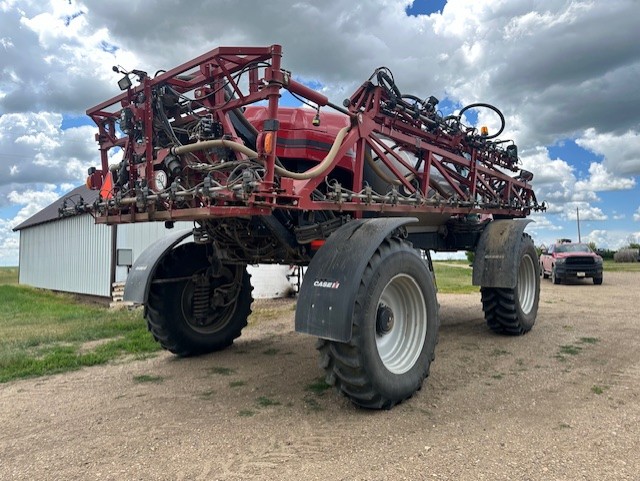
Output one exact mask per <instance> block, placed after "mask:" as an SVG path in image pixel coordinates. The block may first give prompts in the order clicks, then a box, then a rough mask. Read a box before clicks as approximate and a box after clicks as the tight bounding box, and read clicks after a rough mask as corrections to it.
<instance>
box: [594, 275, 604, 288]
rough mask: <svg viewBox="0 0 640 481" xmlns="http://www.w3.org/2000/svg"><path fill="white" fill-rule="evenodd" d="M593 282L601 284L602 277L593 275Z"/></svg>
mask: <svg viewBox="0 0 640 481" xmlns="http://www.w3.org/2000/svg"><path fill="white" fill-rule="evenodd" d="M593 283H594V284H595V285H596V286H599V285H601V284H602V277H594V278H593Z"/></svg>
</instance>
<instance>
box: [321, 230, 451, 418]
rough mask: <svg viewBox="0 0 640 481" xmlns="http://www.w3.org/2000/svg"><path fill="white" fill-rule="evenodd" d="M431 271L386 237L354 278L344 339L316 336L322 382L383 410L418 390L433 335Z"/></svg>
mask: <svg viewBox="0 0 640 481" xmlns="http://www.w3.org/2000/svg"><path fill="white" fill-rule="evenodd" d="M438 324H439V320H438V302H437V299H436V290H435V286H434V282H433V277H432V274H431V273H430V272H429V270H428V268H427V266H426V264H425V262H424V261H423V260H422V259H421V258H420V256H419V254H418V252H417V251H416V250H415V249H413V247H412V246H411V245H410V244H409V243H407V242H404V241H402V240H400V239H398V238H395V237H391V238H387V239H385V241H384V242H383V243H382V244H381V245H380V247H378V249H377V251H376V252H375V253H374V254H373V256H372V257H371V259H370V260H369V263H368V265H367V267H366V269H365V272H364V274H363V276H362V279H361V281H360V286H359V288H358V293H357V295H356V300H355V304H354V308H353V326H352V337H351V341H350V342H348V343H340V342H334V341H327V340H322V339H321V340H320V341H319V343H318V346H317V347H318V350H319V351H320V365H321V367H322V368H324V369H325V372H326V381H327V383H329V384H332V385H335V386H336V388H337V389H338V390H339V391H340V392H342V393H343V394H344V395H346V396H347V397H348V398H350V399H351V401H352V402H353V403H355V404H357V405H359V406H362V407H365V408H371V409H389V408H391V407H393V406H394V405H395V404H398V403H399V402H401V401H403V400H404V399H407V398H409V397H411V396H412V395H413V393H415V392H416V391H417V390H418V389H420V388H421V386H422V382H423V381H424V379H425V378H426V377H427V376H428V374H429V367H430V365H431V361H432V360H433V358H434V353H435V346H436V342H437V336H438Z"/></svg>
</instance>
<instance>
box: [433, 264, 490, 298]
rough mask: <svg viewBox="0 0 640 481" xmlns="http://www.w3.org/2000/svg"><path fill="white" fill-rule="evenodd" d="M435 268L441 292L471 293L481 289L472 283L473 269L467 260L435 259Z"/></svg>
mask: <svg viewBox="0 0 640 481" xmlns="http://www.w3.org/2000/svg"><path fill="white" fill-rule="evenodd" d="M433 270H434V272H435V275H436V284H437V285H438V292H439V293H444V294H471V293H473V292H478V291H479V290H480V288H479V287H478V286H474V285H471V275H472V273H473V269H471V268H469V262H467V261H434V263H433Z"/></svg>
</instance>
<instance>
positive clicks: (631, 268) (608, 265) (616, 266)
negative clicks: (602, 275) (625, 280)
mask: <svg viewBox="0 0 640 481" xmlns="http://www.w3.org/2000/svg"><path fill="white" fill-rule="evenodd" d="M604 271H605V272H640V262H613V261H604Z"/></svg>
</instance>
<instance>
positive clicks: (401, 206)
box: [87, 45, 542, 223]
mask: <svg viewBox="0 0 640 481" xmlns="http://www.w3.org/2000/svg"><path fill="white" fill-rule="evenodd" d="M281 57H282V49H281V47H280V46H279V45H272V46H270V47H253V48H248V47H220V48H217V49H214V50H212V51H210V52H208V53H206V54H204V55H201V56H200V57H198V58H196V59H194V60H191V61H190V62H186V63H184V64H182V65H180V66H178V67H176V68H174V69H172V70H170V71H168V72H165V73H162V74H160V75H157V76H156V77H154V78H150V77H148V76H142V78H141V79H140V85H138V86H137V87H135V88H130V89H129V90H127V91H126V92H123V93H122V94H120V95H118V96H116V97H114V98H112V99H110V100H108V101H106V102H103V103H101V104H99V105H96V106H95V107H93V108H91V109H89V110H88V111H87V114H88V115H89V116H90V117H91V118H92V119H93V120H94V122H95V123H96V125H97V126H98V134H97V135H96V140H97V141H98V143H99V146H100V147H99V148H100V153H101V164H102V169H101V172H100V171H99V173H100V175H101V176H102V178H103V180H104V178H105V177H106V176H107V173H108V172H109V165H108V163H109V150H111V149H113V148H116V147H119V148H121V149H123V151H124V153H123V155H124V159H125V161H126V162H127V163H128V172H129V189H128V191H125V190H124V189H122V188H119V187H115V188H114V190H113V192H111V193H110V194H111V195H109V196H108V197H109V198H107V199H102V200H101V201H100V202H98V203H97V204H96V205H94V206H93V207H92V210H94V211H95V213H96V219H97V221H98V222H100V223H122V222H136V221H149V220H197V219H206V218H209V217H231V216H236V217H237V216H241V217H245V216H253V215H266V214H269V213H270V212H271V211H272V210H273V209H274V208H286V209H294V210H298V209H302V210H332V211H341V212H352V213H353V215H354V216H356V217H359V216H360V215H361V214H362V213H363V212H365V211H369V212H387V213H396V214H398V215H413V214H415V213H429V212H434V213H448V214H451V215H456V214H461V215H463V214H469V213H482V214H487V213H491V214H495V215H501V216H508V217H524V216H526V215H528V214H529V213H530V211H531V210H538V209H540V208H542V207H541V206H539V205H538V203H537V200H536V198H535V194H534V192H533V190H532V188H531V186H530V185H529V183H528V181H527V180H526V178H519V177H518V176H515V175H510V174H509V173H508V172H517V170H518V169H517V166H516V163H517V158H513V157H511V156H509V155H508V153H507V152H506V151H505V150H504V149H502V147H501V145H502V144H499V143H494V142H490V141H488V140H484V139H483V138H482V137H480V136H478V135H475V134H474V133H472V132H470V131H469V130H468V129H466V130H465V129H464V128H459V129H452V128H445V127H443V126H442V125H436V126H435V127H434V126H433V125H432V123H431V121H430V120H429V119H428V118H426V119H425V118H424V116H420V115H417V114H415V113H413V112H411V111H410V109H407V108H406V107H402V108H400V107H397V106H394V99H393V98H392V97H391V96H390V94H389V92H388V90H387V89H385V88H384V86H380V85H375V84H374V83H373V82H371V81H367V82H365V83H364V84H363V85H362V86H361V87H360V88H359V89H357V90H356V92H355V93H354V94H353V95H352V96H351V98H350V99H349V101H348V105H347V108H346V109H343V108H341V107H337V106H335V105H333V104H331V103H330V102H329V100H328V99H327V97H325V96H324V95H322V94H320V93H318V92H315V91H313V90H312V89H310V88H308V87H306V86H305V85H303V84H301V83H299V82H296V81H295V80H293V79H292V77H291V74H290V73H289V72H287V71H285V70H283V69H282V68H281ZM245 74H246V77H245ZM225 85H226V86H227V90H228V89H230V90H231V91H232V92H233V97H231V98H229V94H228V92H227V93H226V94H225V88H223V87H224V86H225ZM163 88H171V89H172V91H173V92H174V93H177V94H179V95H181V96H184V98H190V99H192V105H197V107H196V108H197V110H198V112H199V113H198V115H200V113H202V114H205V113H206V114H208V115H211V116H212V117H213V119H214V120H215V121H216V122H218V123H219V124H220V125H221V126H222V129H223V131H224V133H225V138H227V139H228V140H231V141H233V142H236V143H243V141H242V139H241V137H240V135H239V134H238V132H236V129H235V127H234V124H233V122H232V119H231V117H230V113H231V112H232V111H234V110H235V109H240V108H244V107H246V106H250V105H252V104H256V103H260V102H262V103H263V104H264V103H266V106H263V107H262V109H263V110H266V113H264V112H263V114H262V120H261V121H260V122H256V124H255V126H256V127H257V128H258V130H259V135H258V145H257V150H258V157H257V159H254V160H256V161H257V162H258V163H260V164H262V165H263V169H264V174H263V176H262V177H261V178H260V180H259V181H258V182H257V184H258V185H256V186H253V187H252V188H251V189H250V190H248V191H246V192H244V191H243V192H239V191H238V190H237V188H236V189H235V190H234V189H233V188H231V186H228V185H227V187H226V188H225V185H224V175H222V174H216V175H222V177H218V178H216V181H219V182H218V185H219V186H220V187H219V188H218V189H217V190H215V192H213V193H212V192H206V191H205V190H203V189H198V188H197V187H196V188H194V189H192V190H193V192H191V193H190V194H189V195H186V194H185V193H184V192H183V193H181V194H180V195H182V194H184V195H183V196H182V197H180V198H179V199H177V198H176V192H173V193H172V192H164V191H163V192H160V191H155V190H154V189H153V185H154V183H153V182H154V181H153V180H152V179H153V175H154V171H155V170H157V169H158V168H161V167H162V162H163V161H164V160H165V159H166V158H167V156H168V155H170V152H171V148H170V146H167V145H157V144H154V136H155V134H156V133H155V131H154V126H156V125H157V123H158V122H161V119H158V118H157V115H156V114H155V113H154V112H155V111H154V102H155V101H157V97H158V92H159V89H163ZM282 89H286V90H288V91H290V92H292V93H293V94H295V95H297V96H299V97H302V98H304V99H306V100H307V101H309V102H311V103H313V104H316V105H317V106H318V111H319V109H320V107H324V106H329V107H333V108H334V109H337V110H339V111H340V113H339V114H337V115H334V116H333V117H331V115H325V114H323V115H325V117H326V120H324V123H325V124H326V123H327V122H328V123H329V128H324V130H322V129H319V130H318V132H319V133H317V132H314V131H313V129H307V130H306V131H304V132H303V133H302V134H300V133H297V134H295V135H294V134H292V132H291V130H292V129H293V127H292V126H291V125H285V123H284V122H282V121H280V122H279V121H278V119H279V114H280V116H282V112H283V111H282V110H280V108H279V99H280V95H281V91H282ZM125 108H126V109H129V111H130V112H131V115H132V116H133V121H134V122H135V123H136V125H139V126H141V128H140V130H139V131H138V132H137V134H136V136H137V137H136V136H132V135H123V134H121V132H119V131H118V129H117V124H118V122H119V119H120V116H121V112H122V110H123V109H125ZM254 112H255V110H254ZM249 117H250V116H249ZM171 119H172V120H171V125H172V126H173V127H175V128H181V127H183V126H186V125H189V124H190V123H192V122H194V121H196V120H197V115H194V113H193V112H191V113H190V112H178V111H176V112H174V113H173V117H171ZM338 124H341V125H350V126H351V128H350V130H349V132H348V134H347V135H346V138H345V139H344V141H343V142H342V144H341V145H340V147H339V149H338V153H337V155H336V156H335V158H334V159H333V161H332V162H331V163H330V165H329V166H328V168H327V169H326V171H325V172H326V173H331V172H332V171H333V170H334V169H336V168H340V169H342V170H343V171H346V172H348V173H349V174H350V176H351V184H350V185H341V186H337V185H335V186H333V187H331V188H326V187H324V183H325V182H326V177H327V176H326V175H318V176H315V177H313V178H310V179H306V180H294V179H290V178H288V177H286V176H281V175H278V173H277V172H276V162H277V156H280V155H282V154H283V152H285V151H283V150H282V148H281V147H280V144H279V143H278V136H279V135H280V136H282V141H285V140H286V139H291V138H294V137H295V138H299V137H300V135H302V137H307V138H311V139H314V138H317V139H321V140H322V141H324V142H325V143H326V142H329V141H331V139H333V138H334V137H335V134H336V131H337V129H338V128H339V126H338ZM267 133H268V134H269V135H272V136H273V137H272V140H273V145H278V146H279V147H278V148H275V149H272V150H271V151H270V152H265V149H264V146H263V145H261V142H262V140H263V139H264V135H265V134H267ZM296 136H297V137H296ZM281 143H282V142H281ZM401 152H408V153H410V154H412V155H413V156H414V158H416V159H418V158H419V159H421V162H420V166H417V165H413V164H410V163H409V162H407V161H406V159H404V158H403V156H402V155H400V153H401ZM194 155H195V156H196V157H198V159H200V160H202V162H203V163H207V162H208V163H214V164H215V163H216V162H218V161H219V160H217V159H216V158H213V159H212V158H211V157H210V156H208V154H207V156H206V158H205V156H204V155H203V154H201V153H197V154H194ZM368 155H372V156H375V157H376V158H378V159H379V161H380V162H382V164H384V166H385V167H386V169H387V171H388V172H389V173H390V174H389V175H390V176H391V177H392V178H393V179H394V180H395V182H394V183H396V184H398V185H397V186H396V187H394V188H390V189H389V192H377V193H372V192H371V190H370V188H369V187H368V185H367V184H366V182H365V179H364V174H363V172H364V168H365V163H366V162H367V156H368ZM235 156H236V159H237V160H238V161H240V160H242V159H244V158H245V157H244V155H243V154H241V153H235ZM309 158H310V159H312V160H315V161H317V160H318V154H317V153H316V154H314V155H312V154H309ZM182 161H183V162H184V159H182ZM435 173H437V174H438V180H437V181H436V180H435V179H434V177H433V175H435ZM190 176H191V177H190ZM92 178H93V179H95V178H96V177H95V175H94V176H93V177H92ZM413 179H415V180H413ZM187 181H188V182H190V183H191V186H193V185H195V184H198V183H199V182H200V183H201V182H202V176H201V175H200V176H199V175H198V174H197V173H191V174H188V175H187ZM132 186H136V187H135V188H134V187H132ZM95 187H96V188H99V187H100V185H95ZM149 187H151V189H149ZM321 187H322V188H323V190H324V191H325V192H326V195H325V197H324V198H323V199H318V198H317V196H315V197H314V196H313V193H314V191H317V189H319V188H321ZM430 192H431V194H429V193H430Z"/></svg>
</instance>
